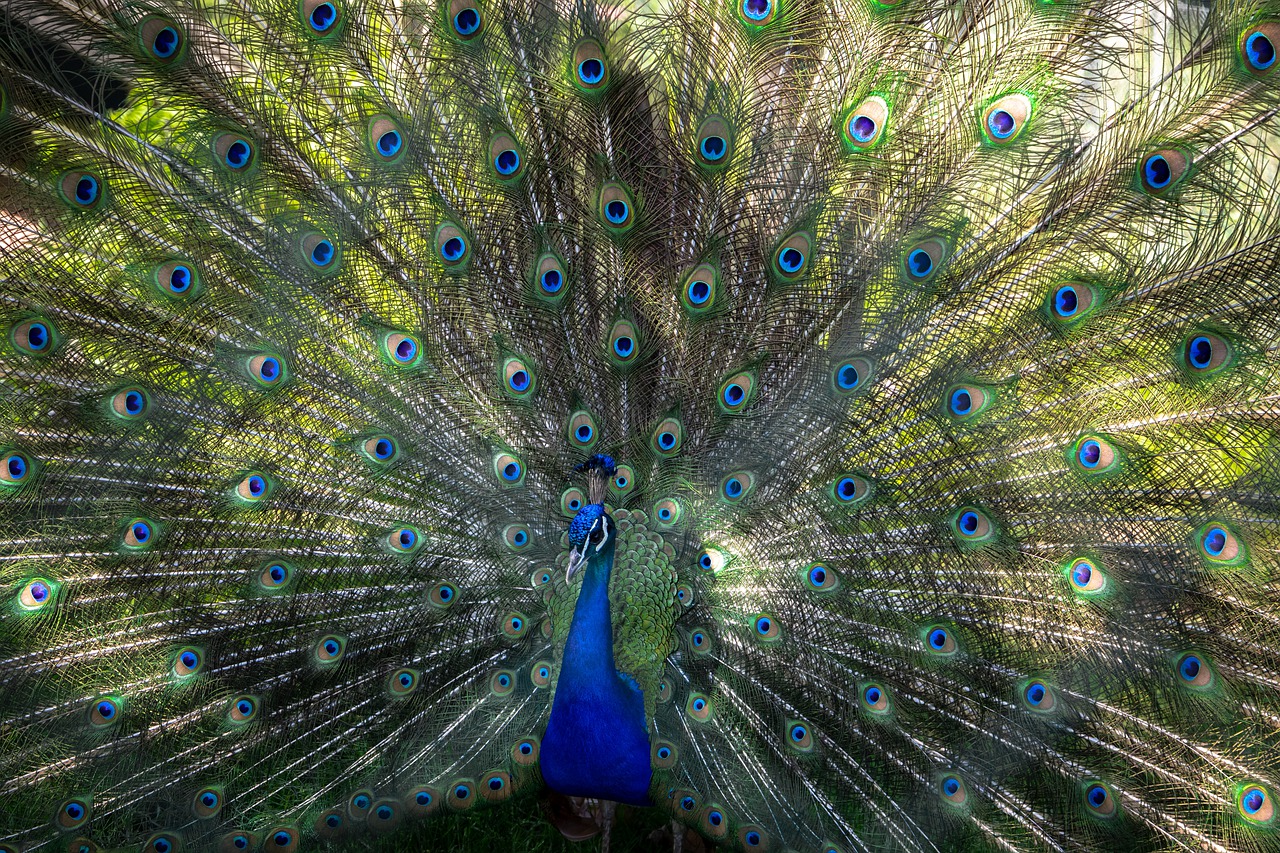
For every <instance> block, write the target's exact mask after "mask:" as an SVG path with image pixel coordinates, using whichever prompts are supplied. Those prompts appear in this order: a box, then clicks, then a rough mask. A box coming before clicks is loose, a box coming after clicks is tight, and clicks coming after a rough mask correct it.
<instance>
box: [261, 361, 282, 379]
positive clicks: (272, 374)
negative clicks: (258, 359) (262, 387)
mask: <svg viewBox="0 0 1280 853" xmlns="http://www.w3.org/2000/svg"><path fill="white" fill-rule="evenodd" d="M258 374H259V375H260V376H261V377H262V379H263V381H266V382H274V381H275V380H276V379H278V378H280V361H279V360H278V359H276V358H274V357H268V358H264V359H263V360H262V364H261V365H260V366H259V367H258Z"/></svg>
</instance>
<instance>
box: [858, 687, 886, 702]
mask: <svg viewBox="0 0 1280 853" xmlns="http://www.w3.org/2000/svg"><path fill="white" fill-rule="evenodd" d="M881 695H882V694H881V693H880V688H879V687H868V688H867V689H866V691H865V692H864V693H863V694H862V696H863V698H864V699H866V701H867V704H868V705H875V704H878V703H879V702H880V697H881Z"/></svg>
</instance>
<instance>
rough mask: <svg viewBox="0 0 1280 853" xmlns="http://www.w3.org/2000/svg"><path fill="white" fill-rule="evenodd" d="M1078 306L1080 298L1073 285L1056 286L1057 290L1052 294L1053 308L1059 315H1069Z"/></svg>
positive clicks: (1073, 312) (1074, 311)
mask: <svg viewBox="0 0 1280 853" xmlns="http://www.w3.org/2000/svg"><path fill="white" fill-rule="evenodd" d="M1079 307H1080V298H1079V296H1078V295H1077V294H1076V289H1075V288H1074V287H1072V286H1071V285H1069V284H1068V285H1064V286H1062V287H1060V288H1058V292H1057V293H1055V294H1054V296H1053V310H1054V311H1056V312H1057V314H1058V316H1059V317H1070V316H1072V315H1073V314H1075V313H1076V310H1077V309H1078V308H1079Z"/></svg>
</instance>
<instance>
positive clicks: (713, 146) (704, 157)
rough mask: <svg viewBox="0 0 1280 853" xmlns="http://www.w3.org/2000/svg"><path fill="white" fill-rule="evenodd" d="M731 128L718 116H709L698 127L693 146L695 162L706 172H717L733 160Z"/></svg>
mask: <svg viewBox="0 0 1280 853" xmlns="http://www.w3.org/2000/svg"><path fill="white" fill-rule="evenodd" d="M733 144H734V132H733V126H732V125H730V124H729V122H727V121H725V120H724V119H723V118H722V117H720V116H718V115H709V116H707V117H706V118H704V119H703V120H702V122H701V123H700V124H699V125H698V137H697V141H696V144H695V146H694V156H695V158H696V162H697V164H698V165H699V166H701V167H702V168H703V169H704V170H706V171H708V172H714V171H718V170H720V169H723V168H724V167H725V166H727V165H729V161H730V160H732V159H733Z"/></svg>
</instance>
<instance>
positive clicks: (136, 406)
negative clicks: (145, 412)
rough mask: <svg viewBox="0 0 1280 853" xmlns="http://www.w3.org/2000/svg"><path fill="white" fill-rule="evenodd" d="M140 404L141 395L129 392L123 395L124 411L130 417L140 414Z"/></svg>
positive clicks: (141, 401)
mask: <svg viewBox="0 0 1280 853" xmlns="http://www.w3.org/2000/svg"><path fill="white" fill-rule="evenodd" d="M142 403H143V399H142V395H141V394H140V393H138V392H137V391H130V392H128V393H126V394H125V395H124V410H125V411H126V412H128V413H129V414H131V415H137V414H140V413H141V412H142Z"/></svg>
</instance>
